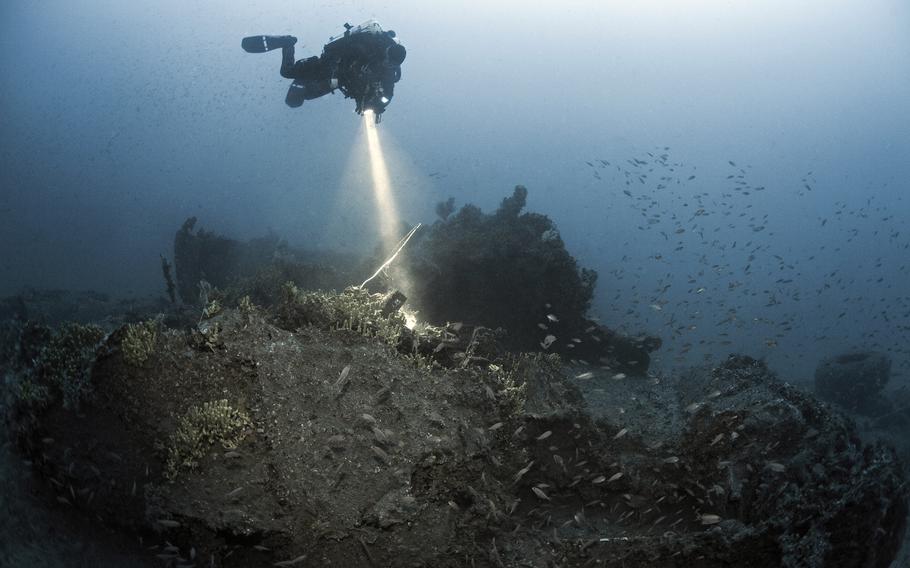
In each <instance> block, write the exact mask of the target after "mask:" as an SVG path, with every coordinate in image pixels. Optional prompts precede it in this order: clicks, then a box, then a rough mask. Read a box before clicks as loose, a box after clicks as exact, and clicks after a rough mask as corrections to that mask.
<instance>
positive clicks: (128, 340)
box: [120, 320, 158, 367]
mask: <svg viewBox="0 0 910 568" xmlns="http://www.w3.org/2000/svg"><path fill="white" fill-rule="evenodd" d="M157 341H158V324H157V322H156V321H154V320H149V321H146V322H142V323H137V324H129V325H127V326H126V334H125V335H124V336H123V340H122V341H121V342H120V348H121V349H122V350H123V358H124V360H126V362H127V363H128V364H130V365H133V366H134V367H141V366H142V365H143V364H144V363H145V362H146V361H147V360H148V358H149V356H150V355H151V354H152V352H153V351H154V350H155V343H156V342H157Z"/></svg>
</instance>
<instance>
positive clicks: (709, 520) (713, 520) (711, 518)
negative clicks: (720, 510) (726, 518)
mask: <svg viewBox="0 0 910 568" xmlns="http://www.w3.org/2000/svg"><path fill="white" fill-rule="evenodd" d="M699 520H700V521H701V524H703V525H716V524H717V523H719V522H720V521H721V520H722V519H721V518H720V516H719V515H711V514H708V515H701V516H700V517H699Z"/></svg>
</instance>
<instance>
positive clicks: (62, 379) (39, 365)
mask: <svg viewBox="0 0 910 568" xmlns="http://www.w3.org/2000/svg"><path fill="white" fill-rule="evenodd" d="M103 337H104V332H103V331H102V330H101V328H99V327H97V326H94V325H80V324H77V323H68V324H66V325H64V326H62V327H60V328H59V329H58V330H57V331H56V332H54V334H53V336H52V337H51V338H50V341H48V343H47V344H46V345H45V346H44V347H43V348H42V349H41V350H40V352H39V354H38V358H37V360H36V362H35V366H34V372H33V374H32V376H31V378H29V379H26V381H25V382H24V383H22V384H20V390H21V393H22V397H23V401H26V400H29V401H31V402H37V401H39V400H40V399H41V397H42V396H43V395H47V394H52V395H53V394H57V395H59V396H60V397H61V399H62V401H63V405H64V407H66V408H78V407H79V404H80V403H81V402H82V401H83V400H84V399H85V398H86V397H88V396H89V395H90V394H91V380H90V379H91V372H90V371H91V365H92V362H93V361H94V359H95V350H96V349H97V347H98V344H99V343H100V341H101V340H102V338H103ZM30 381H33V384H30V385H27V384H25V383H28V382H30Z"/></svg>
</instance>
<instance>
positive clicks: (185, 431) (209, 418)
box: [164, 399, 252, 481]
mask: <svg viewBox="0 0 910 568" xmlns="http://www.w3.org/2000/svg"><path fill="white" fill-rule="evenodd" d="M251 425H252V421H251V420H250V417H249V416H248V415H247V414H246V413H245V412H243V411H241V410H237V409H236V408H234V407H232V406H231V405H230V404H228V401H227V400H224V399H222V400H216V401H213V402H206V403H203V405H202V406H194V407H192V408H191V409H190V410H189V411H188V412H187V413H186V414H185V415H184V416H183V417H182V418H181V419H180V422H179V423H178V425H177V430H176V431H175V432H174V433H173V434H171V437H170V441H169V443H168V446H167V463H166V464H165V471H164V476H165V477H166V478H167V479H169V480H171V481H173V480H174V479H175V478H176V477H177V474H178V473H179V472H180V470H181V469H190V470H193V469H196V467H198V466H199V460H201V459H202V458H203V457H205V455H206V453H207V452H208V450H209V448H210V447H211V446H212V445H213V444H215V443H219V444H221V445H222V447H224V448H225V449H233V448H236V447H237V445H238V444H239V443H240V442H241V440H243V437H244V436H245V435H246V431H247V429H248V428H249V427H250V426H251Z"/></svg>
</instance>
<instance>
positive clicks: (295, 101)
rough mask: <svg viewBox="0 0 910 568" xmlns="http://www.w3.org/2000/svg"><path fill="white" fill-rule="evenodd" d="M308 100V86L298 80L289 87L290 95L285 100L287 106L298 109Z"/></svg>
mask: <svg viewBox="0 0 910 568" xmlns="http://www.w3.org/2000/svg"><path fill="white" fill-rule="evenodd" d="M305 100H306V84H305V83H304V82H303V81H302V80H300V79H298V80H296V81H294V82H293V83H291V86H290V87H288V95H287V96H286V97H285V98H284V102H285V104H287V105H288V106H289V107H292V108H297V107H299V106H300V105H302V104H303V101H305Z"/></svg>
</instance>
